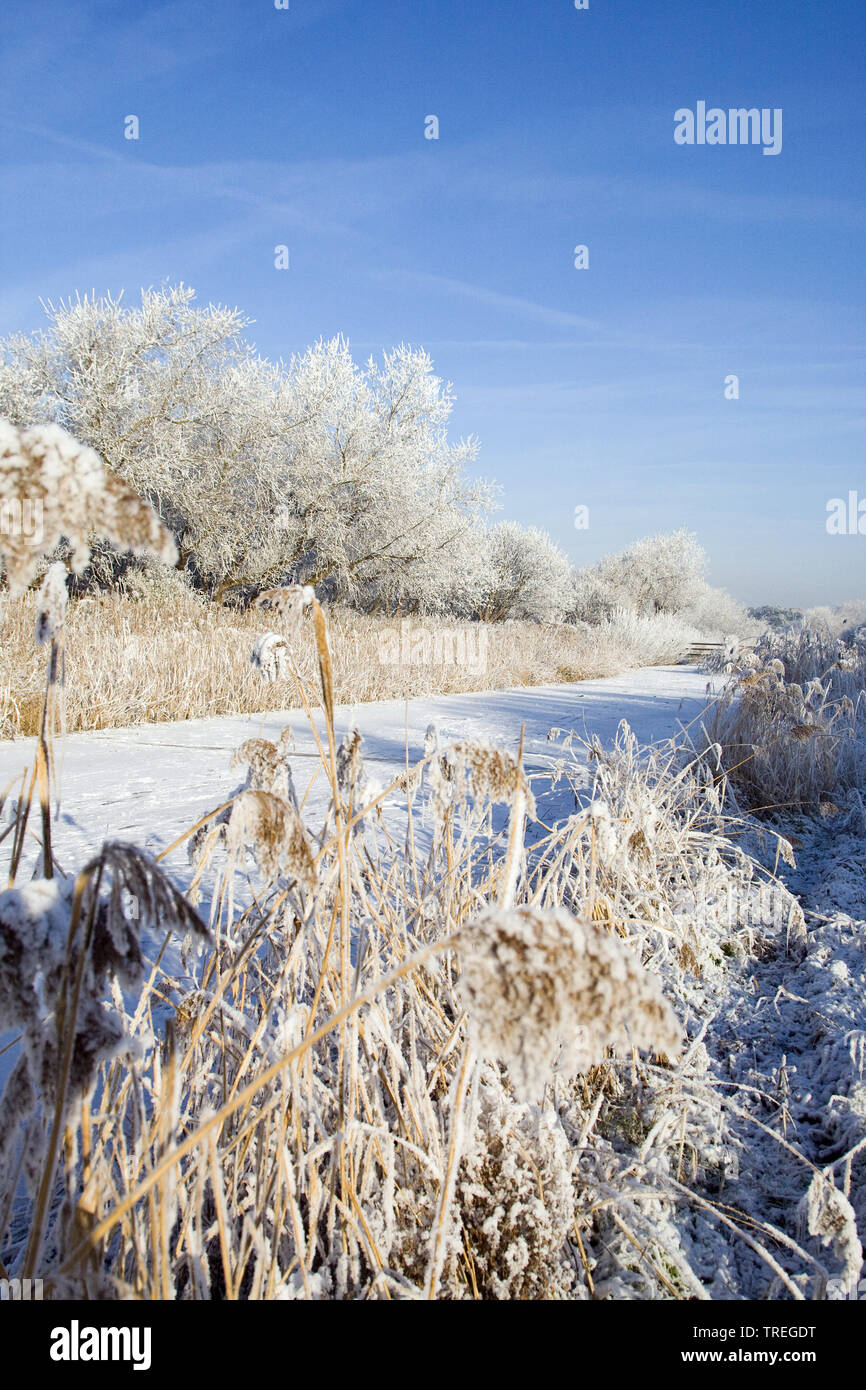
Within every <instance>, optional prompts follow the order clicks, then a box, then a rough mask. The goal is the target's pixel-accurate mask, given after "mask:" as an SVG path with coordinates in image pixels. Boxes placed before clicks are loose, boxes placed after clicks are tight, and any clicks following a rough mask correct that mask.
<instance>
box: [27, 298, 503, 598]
mask: <svg viewBox="0 0 866 1390" xmlns="http://www.w3.org/2000/svg"><path fill="white" fill-rule="evenodd" d="M193 299H194V293H193V291H192V290H190V289H187V288H185V287H184V286H179V287H175V288H164V289H160V290H148V291H145V292H143V293H142V297H141V305H140V306H134V307H127V306H126V305H125V304H124V303H123V302H122V300H121V299H112V298H111V297H110V296H109V297H105V298H97V297H92V298H87V297H85V298H83V299H81V298H79V299H76V300H74V301H70V302H68V303H61V304H59V305H57V306H54V305H49V306H48V311H47V312H48V318H49V325H48V329H47V331H45V332H43V333H40V334H37V335H35V336H34V337H30V338H27V337H23V336H21V335H15V336H13V337H11V338H8V339H6V340H5V341H4V342H3V343H2V344H0V414H3V415H6V416H7V417H8V418H9V419H10V420H11V421H12V422H13V423H15V424H22V425H24V424H31V423H37V422H42V421H46V420H53V421H57V422H58V423H60V424H62V425H64V426H65V427H66V428H67V429H68V430H69V431H70V432H71V433H72V434H73V435H74V436H75V437H76V438H77V439H79V440H81V441H82V442H84V443H87V444H89V445H91V447H93V448H94V449H95V450H96V451H97V453H99V454H100V455H101V456H102V457H103V458H104V459H105V461H106V462H107V463H108V464H109V465H110V466H111V468H112V469H114V471H115V472H116V473H118V474H119V475H120V476H121V477H122V478H124V479H125V480H126V481H127V482H128V483H129V484H130V485H131V486H132V487H134V488H135V489H136V491H137V492H139V493H140V494H141V495H142V496H144V497H146V498H147V499H148V501H150V502H151V503H153V505H154V506H155V507H156V509H157V510H158V511H159V513H160V515H161V516H162V518H163V520H164V521H165V522H166V523H167V524H168V525H169V526H170V527H171V529H172V531H173V533H174V535H175V537H176V540H177V542H178V549H179V552H180V561H179V563H180V565H181V566H182V567H184V568H186V569H188V570H189V571H191V572H192V573H193V574H194V575H195V576H196V577H197V578H198V579H199V580H201V581H202V582H204V583H206V584H207V585H208V586H209V587H210V588H211V589H212V590H215V591H216V592H217V593H218V594H222V593H224V592H225V591H226V590H227V589H229V588H231V587H233V586H239V585H255V584H261V583H264V582H268V581H272V580H274V579H277V578H279V577H282V576H288V577H291V578H303V579H304V580H305V581H307V582H311V583H324V584H327V585H329V586H330V588H331V590H332V591H333V592H334V593H337V594H340V595H342V596H344V597H355V598H356V599H357V598H359V597H363V598H364V599H365V601H367V602H371V603H375V604H380V605H381V604H385V605H396V604H406V605H409V606H412V605H415V606H418V605H419V604H421V603H422V602H423V600H424V595H425V594H426V593H427V592H428V591H429V590H431V589H434V588H435V587H436V586H435V584H434V583H433V580H434V578H435V577H437V576H439V574H440V572H441V570H442V569H443V567H444V568H447V564H448V554H449V550H450V548H451V547H452V546H454V545H456V544H457V543H458V542H459V540H460V538H461V537H462V536H463V534H464V533H465V532H467V531H468V530H469V529H471V528H472V527H473V525H475V524H476V523H477V520H478V517H479V515H480V514H481V513H482V512H483V510H484V509H485V508H486V507H487V505H488V504H489V501H490V497H491V490H490V488H489V487H488V486H487V485H485V484H482V483H474V482H472V481H471V480H469V479H468V478H467V476H466V473H465V469H466V465H467V464H468V463H469V462H471V461H472V460H473V459H474V458H475V455H476V452H477V444H476V442H475V441H474V440H471V439H470V440H461V441H458V442H456V443H450V442H449V441H448V438H447V424H448V419H449V416H450V414H451V410H452V407H453V399H454V398H453V393H452V391H451V388H450V386H446V385H444V384H443V383H442V382H441V381H440V380H439V379H438V378H437V377H436V376H435V375H434V374H433V370H432V363H431V361H430V359H429V357H428V356H427V355H426V353H424V352H421V351H417V350H414V349H411V348H408V347H405V346H403V347H400V348H397V349H396V350H395V351H394V352H392V353H388V354H386V355H385V357H384V359H383V361H382V363H381V364H377V363H375V362H374V361H373V360H372V359H371V361H370V362H369V363H368V364H367V366H366V368H365V369H363V370H362V369H360V368H359V367H358V366H357V365H356V364H355V363H354V361H353V360H352V357H351V354H350V353H349V349H348V345H347V344H346V343H345V341H344V340H342V339H334V340H332V341H330V342H320V343H318V344H316V346H315V347H313V348H311V349H310V350H309V351H308V352H306V353H304V354H303V355H301V356H299V357H296V358H293V359H292V360H291V362H290V364H289V366H288V367H286V366H285V365H284V364H282V363H272V362H268V361H266V360H264V359H263V358H261V357H259V356H258V355H257V354H256V353H255V351H254V350H253V348H252V347H251V345H250V344H249V343H248V342H246V340H245V339H244V336H243V334H244V330H245V329H246V328H247V327H248V326H249V321H248V320H246V319H244V318H243V317H242V316H241V315H240V314H239V312H238V311H237V310H236V309H226V308H222V307H220V306H213V305H209V306H207V307H206V308H199V307H197V306H196V305H194V303H193ZM440 587H441V584H440Z"/></svg>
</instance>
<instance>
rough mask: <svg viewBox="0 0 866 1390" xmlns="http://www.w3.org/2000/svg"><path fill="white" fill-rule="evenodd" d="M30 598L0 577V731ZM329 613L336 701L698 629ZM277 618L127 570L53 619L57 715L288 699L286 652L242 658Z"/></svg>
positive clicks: (150, 717) (554, 677) (14, 690)
mask: <svg viewBox="0 0 866 1390" xmlns="http://www.w3.org/2000/svg"><path fill="white" fill-rule="evenodd" d="M37 605H38V599H37V595H36V594H34V593H31V594H25V595H22V596H17V597H10V596H9V595H8V594H7V593H5V592H2V591H0V651H2V654H3V660H2V666H0V738H10V737H17V736H20V735H28V734H34V733H36V732H37V731H38V727H39V719H40V714H41V708H42V685H43V669H42V661H41V656H40V653H39V651H38V650H37V648H36V647H35V646H34V643H33V627H34V623H35V620H36V613H37ZM329 617H330V623H331V630H332V632H333V635H334V692H335V699H336V700H337V702H338V703H346V704H351V703H361V702H366V701H371V700H382V699H389V698H395V697H398V698H399V697H407V698H409V697H412V696H416V695H424V694H447V693H456V692H462V691H469V690H502V689H505V688H507V687H511V686H520V685H540V684H549V683H554V682H558V681H574V680H583V679H590V678H592V677H596V676H605V675H613V674H616V673H618V672H620V671H625V670H629V669H633V668H635V667H640V666H651V665H665V664H670V663H674V662H676V661H677V660H679V659H681V657H682V656H683V654H684V652H685V650H686V649H687V648H688V646H689V644H690V643H691V642H692V641H693V640H694V639H695V638H696V637H699V636H700V634H699V633H698V632H697V631H696V630H695V629H692V628H689V627H686V626H684V625H683V624H682V623H680V622H679V621H678V620H677V619H675V618H672V617H669V616H667V615H660V616H658V617H656V618H638V617H635V616H634V615H633V614H629V613H622V614H617V615H615V617H614V618H612V619H610V620H609V621H607V622H605V623H603V624H602V625H601V626H600V627H598V628H593V629H589V630H588V631H584V630H582V629H580V628H577V627H570V626H567V625H565V624H557V625H550V624H540V623H534V622H508V623H485V624H479V623H463V624H461V623H460V622H458V621H456V620H454V619H446V618H435V617H427V616H418V617H412V618H409V619H406V620H405V622H406V626H405V628H403V627H402V626H401V621H402V620H401V619H400V618H384V617H381V618H375V617H369V616H366V615H364V614H362V613H359V612H356V611H354V610H352V609H348V608H334V609H333V610H332V611H331V612H330V615H329ZM285 626H286V625H285V624H284V622H283V621H282V618H281V617H280V615H279V614H277V615H274V614H273V613H268V612H267V611H265V610H262V609H238V608H225V607H222V606H221V605H220V604H216V603H211V602H208V601H206V600H205V599H203V598H201V597H199V596H197V595H196V594H195V593H193V592H192V591H191V590H190V589H189V588H188V587H187V586H186V585H184V584H183V583H181V582H179V581H177V582H174V581H172V579H171V575H170V572H169V579H168V580H167V581H163V582H161V583H157V582H154V581H153V580H151V581H149V582H139V583H138V585H137V586H134V585H133V584H132V582H130V586H129V592H127V593H118V592H114V593H103V594H100V595H98V596H94V597H87V598H84V599H80V600H77V601H73V602H71V603H70V606H69V610H68V613H67V621H66V630H65V654H66V661H67V664H68V668H69V671H70V680H69V681H68V682H67V684H66V687H65V694H64V700H65V710H66V727H67V729H68V730H69V731H70V732H73V731H75V730H78V729H106V728H123V727H127V726H130V725H135V724H141V723H155V722H162V721H169V720H178V719H196V718H202V717H206V716H208V715H217V714H236V713H250V712H254V711H264V710H275V709H287V708H291V707H299V705H300V698H299V694H298V687H297V683H296V681H295V679H294V677H293V676H292V674H291V672H290V670H289V668H288V665H286V666H285V667H284V669H283V672H282V674H281V675H280V676H279V678H278V679H275V680H272V681H270V682H265V681H263V679H262V673H261V671H260V670H259V669H256V668H254V667H253V666H252V665H251V663H250V657H251V654H252V652H253V648H254V645H255V643H256V641H257V640H258V639H260V638H262V637H263V636H264V635H265V634H266V633H268V632H269V631H272V630H273V631H275V632H276V633H277V635H278V636H280V635H281V634H283V632H284V629H285ZM482 634H483V635H482ZM437 636H439V637H440V638H442V637H444V638H445V642H446V645H445V647H444V648H443V650H444V651H445V660H437V659H436V650H435V647H434V645H433V644H434V642H435V640H436V638H437ZM425 641H426V645H427V648H428V649H429V650H427V651H426V652H425V648H424V643H425ZM461 641H462V642H463V643H464V647H463V652H464V656H463V658H462V659H461V648H460V645H459V644H460V642H461ZM482 643H483V644H484V645H483V647H482V645H481V644H482ZM291 645H292V647H293V658H294V662H295V664H296V666H297V669H298V671H299V672H300V674H301V676H302V677H303V679H304V680H305V681H306V683H307V685H308V686H309V687H312V686H313V684H314V683H315V678H316V668H315V658H314V655H313V644H312V643H311V642H310V640H309V634H308V633H307V634H306V635H305V640H301V641H293V642H292V643H291ZM482 653H483V660H481V659H480V654H482ZM407 656H408V659H405V658H406V657H407ZM419 657H420V659H419Z"/></svg>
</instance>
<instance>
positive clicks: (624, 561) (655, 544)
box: [572, 530, 706, 623]
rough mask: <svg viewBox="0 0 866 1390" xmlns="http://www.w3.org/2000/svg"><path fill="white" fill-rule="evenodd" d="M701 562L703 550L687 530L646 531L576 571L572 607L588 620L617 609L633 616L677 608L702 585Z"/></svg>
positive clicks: (692, 600) (684, 605) (595, 620)
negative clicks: (616, 552) (638, 538)
mask: <svg viewBox="0 0 866 1390" xmlns="http://www.w3.org/2000/svg"><path fill="white" fill-rule="evenodd" d="M705 565H706V556H705V554H704V551H703V550H702V549H701V547H700V546H699V544H698V542H697V538H696V537H695V536H693V535H692V534H691V533H690V532H688V531H685V530H679V531H672V532H670V533H663V534H660V535H657V536H647V537H645V538H644V539H642V540H639V541H635V543H634V544H633V545H631V546H629V547H628V549H627V550H623V551H620V552H619V553H618V554H616V555H608V556H605V558H604V559H603V560H599V561H598V562H597V563H596V564H594V565H589V566H587V567H586V568H584V569H582V570H578V572H577V575H576V576H575V581H574V595H573V599H572V611H573V612H574V614H575V616H576V617H578V618H581V619H583V620H584V621H585V622H589V623H599V622H602V621H603V620H604V619H605V618H610V617H611V616H612V615H613V614H614V613H615V612H616V611H618V610H622V609H628V610H631V611H632V612H634V613H636V614H637V615H638V616H639V617H644V616H647V615H651V614H654V613H682V612H683V611H685V610H687V609H688V608H689V606H690V605H691V604H693V603H695V602H697V601H698V600H699V599H700V597H701V595H702V592H703V590H704V588H705V587H706V586H705V584H704V580H703V572H704V567H705Z"/></svg>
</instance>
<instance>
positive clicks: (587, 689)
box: [0, 666, 707, 879]
mask: <svg viewBox="0 0 866 1390" xmlns="http://www.w3.org/2000/svg"><path fill="white" fill-rule="evenodd" d="M706 687H707V677H706V675H705V674H703V673H701V672H699V671H697V670H696V669H695V668H693V667H685V666H672V667H655V668H652V669H649V670H643V671H631V672H628V673H627V674H626V675H622V676H616V677H611V678H609V679H605V680H593V681H583V682H581V683H580V684H577V685H545V686H535V687H531V688H527V689H520V690H507V691H502V692H491V691H486V692H483V693H481V694H477V695H443V696H436V697H431V698H427V699H416V700H410V701H409V702H408V703H407V702H405V701H402V700H393V701H384V702H381V703H377V704H369V705H358V706H355V707H353V708H349V707H342V708H340V709H339V710H338V711H337V716H336V724H337V731H338V734H342V733H343V732H345V731H346V730H347V729H348V728H350V727H351V726H352V725H353V724H354V725H356V726H357V727H358V729H359V730H360V732H361V734H362V735H363V738H364V744H363V752H364V759H365V762H366V763H367V765H368V769H369V772H370V773H371V775H373V776H375V777H376V779H377V780H378V781H379V782H381V783H382V784H383V786H386V785H387V784H388V782H389V781H391V780H393V778H394V777H395V776H397V774H398V773H400V772H401V771H403V770H404V769H405V767H406V748H407V742H408V749H409V762H410V764H414V763H415V762H417V761H419V760H420V759H421V758H422V757H423V744H424V734H425V732H426V730H427V727H428V726H429V725H430V724H431V723H434V722H435V723H436V724H437V726H438V728H439V730H440V739H441V741H442V742H444V743H447V742H450V741H452V740H453V739H458V738H459V739H463V738H486V739H490V740H491V741H493V742H495V743H497V744H500V745H501V746H503V747H505V748H510V749H512V750H514V751H516V749H517V747H518V745H519V742H520V732H521V727H522V725H524V724H525V725H526V735H525V743H524V762H525V765H526V767H527V770H528V771H529V772H531V773H539V772H542V771H543V769H544V768H545V767H547V766H548V765H549V763H550V761H551V746H550V744H549V743H548V741H547V735H548V732H549V731H550V729H551V728H553V727H555V726H556V727H560V728H564V729H575V730H576V731H577V732H578V733H581V734H582V733H585V734H586V735H587V736H590V735H596V736H597V737H598V738H599V739H601V741H602V742H603V743H608V742H610V741H612V740H613V737H614V735H615V733H616V729H617V725H618V724H619V722H620V720H621V719H627V720H628V722H629V724H630V725H631V726H632V728H633V729H634V731H635V733H636V734H637V736H638V738H639V740H640V741H641V743H653V742H656V741H657V740H659V739H664V738H669V737H671V736H672V735H674V734H676V733H677V732H678V730H679V728H680V726H681V725H684V724H688V723H690V722H691V721H692V720H694V719H696V718H697V717H698V716H699V715H700V712H701V710H702V709H703V708H704V705H705V703H706V699H705V692H706ZM287 724H289V725H291V727H292V729H293V731H294V734H295V742H296V748H297V751H296V752H295V753H294V754H293V755H292V759H291V761H292V768H293V773H294V778H295V785H296V788H297V791H298V795H299V797H301V796H303V795H304V793H305V792H306V790H307V787H308V783H309V782H310V779H311V778H312V777H313V774H314V772H315V770H316V768H317V766H318V765H319V762H320V759H319V755H318V752H317V750H316V745H315V741H314V738H313V734H312V730H311V729H310V724H309V720H308V718H307V716H306V715H305V713H304V712H303V711H298V710H290V711H286V712H285V713H276V714H268V715H255V716H251V717H247V716H244V715H230V716H226V717H222V718H216V719H196V720H188V721H185V722H182V723H176V724H151V725H147V726H144V727H141V728H134V729H110V730H106V731H100V732H96V733H79V734H71V735H69V736H68V737H67V738H66V740H65V741H64V742H63V744H62V745H61V744H58V751H57V762H58V771H59V774H60V783H61V798H62V799H61V806H60V816H59V820H58V822H57V826H56V830H55V838H54V850H55V854H56V857H57V859H58V861H59V863H60V864H61V866H62V867H63V869H64V870H66V871H67V872H69V871H72V870H73V869H75V870H77V869H79V868H80V867H81V866H82V864H83V863H84V862H85V861H86V860H87V858H89V857H90V856H91V855H93V854H94V853H96V851H97V850H98V849H99V848H100V846H101V845H102V843H103V841H104V840H106V839H113V840H126V841H130V842H132V843H134V844H138V845H139V846H141V847H143V848H146V849H148V850H149V851H150V852H152V853H155V854H158V853H159V852H160V851H161V850H163V849H165V848H166V846H167V845H169V844H171V843H172V842H173V841H174V840H175V839H176V838H177V837H178V836H179V835H181V834H182V833H183V831H184V830H186V829H188V828H189V827H190V826H191V825H193V824H195V822H196V821H197V820H198V819H199V818H200V817H201V816H202V815H204V814H205V812H207V811H208V810H211V809H212V808H213V807H215V806H218V805H220V804H221V803H222V802H223V801H224V800H225V799H226V797H227V796H228V795H229V794H230V793H231V792H232V791H233V790H234V789H235V787H236V786H237V785H238V782H239V781H243V776H242V775H241V776H240V777H239V776H238V773H237V772H236V771H230V769H229V761H230V759H231V755H232V753H233V751H234V750H235V749H236V748H237V747H238V745H239V744H240V743H242V742H243V741H244V739H248V738H253V737H256V738H268V739H272V740H276V739H277V738H278V737H279V734H280V731H281V730H282V729H283V728H284V727H285V726H286V725H287ZM319 733H320V737H321V738H322V740H323V742H324V741H326V735H325V732H324V725H323V723H322V722H321V721H320V723H319ZM33 746H34V740H33V739H21V740H16V741H14V742H0V791H2V789H3V788H4V787H6V785H7V784H8V783H10V782H12V781H13V780H14V781H15V782H16V783H17V784H18V785H19V786H20V783H21V777H22V774H23V773H24V771H25V769H27V768H29V767H30V766H31V765H32V759H33ZM326 800H327V795H326V788H325V782H324V778H323V776H322V775H321V772H320V774H319V776H318V778H317V779H316V780H315V781H314V782H313V785H312V787H311V789H310V792H309V796H308V797H307V800H306V804H305V811H304V815H305V819H306V820H307V822H308V824H310V825H312V826H314V825H315V824H316V822H317V820H319V819H320V818H321V817H322V816H323V814H324V807H325V804H326ZM546 809H550V808H546ZM37 828H38V821H37V822H36V823H35V824H34V830H35V829H37ZM169 864H170V867H171V868H172V869H173V870H174V871H175V872H176V873H177V874H178V875H179V876H180V878H181V879H182V878H183V876H184V874H185V873H186V872H187V870H186V857H185V854H184V852H183V851H179V852H176V853H175V854H174V856H172V858H171V859H170V860H169Z"/></svg>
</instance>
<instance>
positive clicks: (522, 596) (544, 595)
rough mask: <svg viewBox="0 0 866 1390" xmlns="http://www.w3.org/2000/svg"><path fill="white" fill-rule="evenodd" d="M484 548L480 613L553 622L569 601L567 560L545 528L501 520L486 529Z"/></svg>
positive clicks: (492, 617)
mask: <svg viewBox="0 0 866 1390" xmlns="http://www.w3.org/2000/svg"><path fill="white" fill-rule="evenodd" d="M486 550H487V559H488V565H489V570H490V578H489V588H488V590H487V592H486V594H485V598H484V602H483V607H482V613H483V616H484V617H485V618H486V619H488V620H490V621H500V620H502V619H503V618H517V619H520V618H524V619H527V618H528V619H531V620H533V621H535V622H555V621H557V620H559V619H561V618H562V617H564V615H565V614H566V613H567V611H568V609H569V606H570V601H571V586H572V570H571V565H570V564H569V562H568V559H567V557H566V556H565V555H564V554H563V552H562V551H561V550H560V549H559V547H558V546H556V545H554V543H553V541H552V540H551V539H550V537H549V536H548V535H547V533H546V532H545V531H540V530H539V529H538V527H536V526H528V527H523V526H518V525H517V523H516V522H513V521H503V522H500V524H499V525H498V526H494V527H492V528H491V530H490V531H489V532H488V534H487V537H486Z"/></svg>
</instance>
